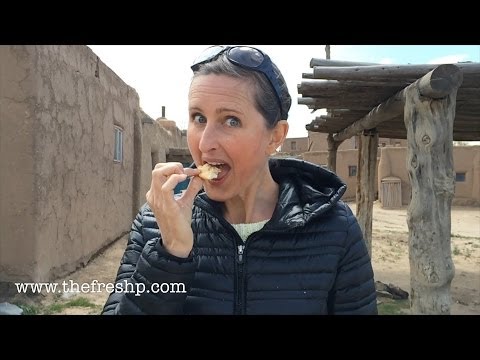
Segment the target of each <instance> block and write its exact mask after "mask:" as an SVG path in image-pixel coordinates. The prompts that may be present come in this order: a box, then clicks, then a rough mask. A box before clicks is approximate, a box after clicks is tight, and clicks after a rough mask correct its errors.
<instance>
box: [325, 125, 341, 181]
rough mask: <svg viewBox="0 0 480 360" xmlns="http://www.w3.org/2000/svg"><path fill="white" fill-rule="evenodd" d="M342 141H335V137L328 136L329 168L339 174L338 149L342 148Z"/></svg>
mask: <svg viewBox="0 0 480 360" xmlns="http://www.w3.org/2000/svg"><path fill="white" fill-rule="evenodd" d="M341 143H342V141H334V140H333V135H332V134H328V136H327V145H328V168H329V169H330V170H331V171H333V172H334V173H336V172H337V149H338V147H339V146H340V144H341Z"/></svg>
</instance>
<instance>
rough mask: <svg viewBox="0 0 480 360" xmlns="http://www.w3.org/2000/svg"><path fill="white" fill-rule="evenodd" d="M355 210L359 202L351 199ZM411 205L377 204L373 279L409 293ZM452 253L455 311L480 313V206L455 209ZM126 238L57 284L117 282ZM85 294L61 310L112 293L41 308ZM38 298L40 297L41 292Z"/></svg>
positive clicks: (48, 298) (47, 301)
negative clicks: (408, 220)
mask: <svg viewBox="0 0 480 360" xmlns="http://www.w3.org/2000/svg"><path fill="white" fill-rule="evenodd" d="M350 206H351V207H352V210H353V212H354V213H355V204H354V203H350ZM406 215H407V208H406V207H405V208H403V209H398V210H385V209H382V208H381V206H380V204H379V203H375V205H374V220H373V259H372V263H373V268H374V272H375V280H379V281H382V282H384V283H386V284H390V283H391V284H394V285H396V286H399V287H400V288H402V289H403V290H406V291H408V292H409V293H410V274H409V273H410V270H409V269H410V268H409V261H408V243H407V242H408V228H407V223H406ZM452 234H453V235H454V236H453V237H452V254H453V255H452V256H453V260H454V264H455V277H454V279H453V281H452V286H451V292H452V299H453V303H452V307H451V313H452V314H453V315H456V314H476V315H480V208H478V207H476V208H471V207H453V208H452ZM126 242H127V236H125V237H123V238H122V239H120V240H118V241H116V242H115V243H113V244H112V245H111V246H109V247H108V248H107V249H105V250H104V251H103V252H101V253H100V254H99V255H98V256H97V257H95V258H94V259H93V260H92V261H90V263H89V264H88V265H87V266H86V267H85V268H83V269H80V270H79V271H77V272H75V273H73V274H70V275H69V276H66V277H65V278H63V279H58V280H57V282H62V281H63V280H65V281H67V282H68V281H70V280H72V281H74V282H76V283H79V284H81V283H91V282H92V280H93V279H96V280H98V282H100V283H110V282H113V281H114V278H115V275H116V272H117V269H118V265H119V261H120V258H121V256H122V254H123V251H124V248H125V245H126ZM77 296H81V297H84V298H86V299H88V300H89V302H90V303H91V304H95V306H93V305H92V307H77V306H67V307H65V308H64V309H63V310H62V311H60V312H56V313H59V314H98V313H100V311H101V309H102V307H103V304H104V303H105V301H106V299H107V297H108V293H107V292H106V291H103V292H99V293H98V292H97V293H93V292H87V293H82V294H80V295H75V296H72V297H71V298H69V297H68V296H66V295H65V294H64V295H63V296H59V295H55V296H52V295H43V296H41V297H40V299H37V300H36V301H37V303H38V302H40V303H41V304H42V306H43V307H48V306H49V305H51V304H54V303H66V302H68V301H71V300H72V299H75V297H77ZM37 298H38V296H37Z"/></svg>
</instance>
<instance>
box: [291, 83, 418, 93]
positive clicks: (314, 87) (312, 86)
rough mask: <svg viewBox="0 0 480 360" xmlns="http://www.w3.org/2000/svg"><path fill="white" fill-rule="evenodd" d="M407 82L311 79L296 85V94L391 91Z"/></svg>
mask: <svg viewBox="0 0 480 360" xmlns="http://www.w3.org/2000/svg"><path fill="white" fill-rule="evenodd" d="M410 84H411V83H410V82H407V81H337V80H321V79H313V80H306V81H302V82H301V83H300V84H298V85H297V89H298V93H299V94H304V95H307V96H310V94H316V93H320V94H321V93H322V92H324V91H332V90H334V91H335V90H336V91H352V90H354V91H355V92H357V93H358V92H359V91H362V90H363V89H365V90H367V91H371V88H374V87H378V88H383V89H385V91H392V89H391V88H397V87H398V88H402V89H403V88H404V87H406V86H408V85H410Z"/></svg>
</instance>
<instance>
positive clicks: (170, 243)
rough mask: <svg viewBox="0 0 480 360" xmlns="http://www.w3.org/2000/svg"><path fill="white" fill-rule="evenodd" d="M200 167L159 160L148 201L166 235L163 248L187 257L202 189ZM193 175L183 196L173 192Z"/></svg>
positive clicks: (163, 236)
mask: <svg viewBox="0 0 480 360" xmlns="http://www.w3.org/2000/svg"><path fill="white" fill-rule="evenodd" d="M199 173H200V170H198V169H190V168H186V169H184V168H183V165H182V164H181V163H178V162H169V163H159V164H157V165H155V169H153V171H152V183H151V185H150V190H148V191H147V195H146V197H147V203H148V205H149V206H150V208H151V209H152V211H153V213H154V214H155V218H156V220H157V223H158V227H159V228H160V233H161V235H162V241H163V247H164V248H165V249H166V250H167V251H168V252H169V253H170V254H172V255H175V256H178V257H183V258H186V257H188V255H189V254H190V251H191V250H192V247H193V232H192V227H191V222H192V206H193V200H194V199H195V195H197V193H198V192H199V191H200V189H201V188H202V180H201V179H200V178H199V177H198V176H194V175H198V174H199ZM188 176H193V177H192V178H191V180H190V183H189V184H188V188H187V190H186V191H185V192H184V193H183V194H182V196H181V197H179V198H177V199H176V198H174V195H173V191H174V189H175V187H176V186H177V184H178V183H180V182H182V181H184V180H186V179H187V177H188Z"/></svg>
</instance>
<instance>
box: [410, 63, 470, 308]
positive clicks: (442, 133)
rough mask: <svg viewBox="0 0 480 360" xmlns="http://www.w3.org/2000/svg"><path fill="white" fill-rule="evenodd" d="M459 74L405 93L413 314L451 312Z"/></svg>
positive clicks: (450, 72)
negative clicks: (456, 112)
mask: <svg viewBox="0 0 480 360" xmlns="http://www.w3.org/2000/svg"><path fill="white" fill-rule="evenodd" d="M462 80H463V76H462V72H461V71H460V70H459V69H458V67H456V66H454V65H442V66H441V67H438V68H436V69H435V70H433V71H431V72H430V73H428V74H426V75H425V76H424V77H423V78H421V79H420V80H419V81H417V82H415V83H414V84H412V85H415V86H412V85H410V86H409V87H408V88H406V89H405V93H404V94H405V109H404V120H405V126H406V128H407V141H408V147H407V170H408V173H409V177H410V183H411V186H412V199H411V201H410V205H409V207H408V212H407V223H408V227H409V260H410V285H411V297H410V304H411V309H412V312H413V313H414V314H450V306H451V294H450V286H451V281H452V279H453V277H454V274H455V268H454V264H453V261H452V256H451V248H450V247H451V243H450V240H451V239H450V231H451V214H450V211H451V203H452V198H453V194H454V187H455V180H454V179H455V178H454V168H453V155H452V153H453V121H454V118H455V105H456V94H457V90H458V87H459V86H460V84H461V83H462Z"/></svg>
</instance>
